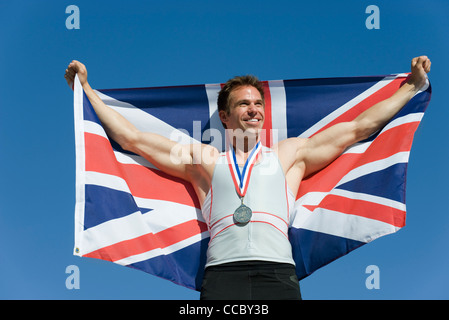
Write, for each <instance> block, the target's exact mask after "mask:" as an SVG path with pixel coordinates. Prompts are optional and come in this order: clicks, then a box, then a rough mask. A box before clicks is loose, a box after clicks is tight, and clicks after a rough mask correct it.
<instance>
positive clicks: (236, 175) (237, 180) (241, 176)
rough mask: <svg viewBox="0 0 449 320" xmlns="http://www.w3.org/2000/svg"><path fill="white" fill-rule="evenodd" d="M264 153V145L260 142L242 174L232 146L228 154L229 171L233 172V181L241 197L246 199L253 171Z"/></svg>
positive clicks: (252, 152)
mask: <svg viewBox="0 0 449 320" xmlns="http://www.w3.org/2000/svg"><path fill="white" fill-rule="evenodd" d="M261 153H262V144H261V143H260V141H259V142H258V143H257V144H256V146H255V147H254V148H253V150H252V151H251V153H250V155H249V157H248V159H247V160H246V162H245V165H244V166H243V169H242V172H240V168H239V165H238V163H237V158H236V156H235V152H234V148H233V147H232V145H231V146H230V147H229V151H228V152H227V153H226V157H227V159H228V165H229V171H231V177H232V181H234V186H235V190H237V193H238V194H239V196H240V197H242V198H243V197H244V196H245V194H246V190H247V189H248V185H249V178H250V177H251V171H252V170H253V167H254V164H255V163H256V161H257V159H258V158H259V155H260V154H261Z"/></svg>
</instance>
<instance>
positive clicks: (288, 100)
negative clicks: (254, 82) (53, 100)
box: [74, 74, 431, 290]
mask: <svg viewBox="0 0 449 320" xmlns="http://www.w3.org/2000/svg"><path fill="white" fill-rule="evenodd" d="M407 76H408V75H407V74H395V75H387V76H373V77H348V78H329V79H303V80H276V81H263V85H264V90H265V99H266V105H265V124H264V129H266V131H265V132H266V136H265V137H264V142H265V144H266V145H267V146H268V147H269V146H271V145H272V144H274V143H276V142H277V141H281V140H283V139H286V138H289V137H304V138H306V137H311V136H313V135H314V134H316V133H318V132H320V131H322V130H325V129H326V128H328V127H329V126H332V125H334V124H336V123H339V122H344V121H351V120H353V119H354V118H355V117H357V115H359V114H360V113H362V112H363V111H364V110H366V109H367V108H369V107H371V106H372V105H374V104H375V103H377V102H380V101H382V100H384V99H386V98H388V97H390V96H391V95H392V94H393V93H394V92H395V91H396V90H397V89H398V88H399V87H400V86H401V85H403V84H404V82H405V81H406V78H407ZM221 86H222V85H221V84H207V85H193V86H175V87H155V88H137V89H112V90H97V91H96V92H97V94H98V95H99V96H100V98H101V99H102V100H103V101H104V102H105V104H106V105H108V106H109V107H111V108H112V109H114V110H116V111H117V112H119V113H120V114H121V115H123V116H124V117H125V118H126V119H128V120H129V121H130V122H131V123H133V124H134V125H135V126H136V127H137V128H138V129H139V130H142V131H150V132H154V133H158V134H160V135H163V136H165V137H167V138H169V139H172V140H175V141H177V142H179V143H195V142H201V143H207V144H212V145H214V146H215V147H217V148H218V149H219V150H223V149H224V137H225V134H224V129H223V128H222V125H221V122H220V119H219V117H218V111H217V95H218V92H219V90H220V89H221ZM430 96H431V87H430V84H429V83H427V84H426V86H425V87H423V88H422V89H421V90H420V91H419V92H418V93H417V94H416V95H415V96H414V97H413V98H412V99H411V100H410V102H409V103H407V104H406V105H405V107H404V108H402V110H401V111H400V112H399V113H398V114H397V115H396V116H395V117H394V118H393V119H391V121H390V122H389V123H388V124H387V125H386V126H385V127H384V128H382V129H381V130H379V131H378V132H376V133H375V134H373V135H372V136H371V137H369V138H368V139H366V140H364V141H361V142H359V143H356V144H355V145H353V146H351V147H350V148H348V149H347V150H345V151H344V152H343V153H342V155H340V157H339V158H337V159H336V160H335V161H333V162H332V163H331V164H330V165H328V166H327V167H326V168H324V169H323V170H321V171H319V172H317V173H315V174H313V175H312V176H309V177H307V178H306V179H305V180H303V181H302V182H301V185H300V188H299V190H298V194H297V197H296V202H295V207H294V213H293V215H292V216H291V221H290V223H291V225H290V229H289V240H290V242H291V244H292V249H293V257H294V260H295V263H296V272H297V275H298V278H299V279H302V278H304V277H306V276H308V275H310V274H311V273H313V272H314V271H315V270H317V269H318V268H320V267H322V266H324V265H326V264H328V263H330V262H331V261H333V260H335V259H337V258H339V257H341V256H343V255H345V254H347V253H349V252H350V251H352V250H354V249H356V248H358V247H360V246H362V245H364V244H366V243H368V242H370V241H372V240H374V239H376V238H378V237H381V236H384V235H387V234H390V233H394V232H396V231H397V230H399V229H400V228H402V227H403V226H404V225H405V215H406V207H405V188H406V172H407V162H408V158H409V153H410V149H411V146H412V141H413V136H414V133H415V131H416V129H417V127H418V125H419V123H420V121H421V119H422V117H423V115H424V111H425V109H426V107H427V105H428V103H429V101H430ZM74 115H75V144H76V206H75V248H74V254H75V255H78V256H82V257H89V258H97V259H103V260H107V261H112V262H114V263H117V264H120V265H124V266H128V267H132V268H136V269H139V270H142V271H145V272H148V273H150V274H153V275H156V276H158V277H162V278H164V279H167V280H170V281H172V282H174V283H177V284H179V285H183V286H185V287H188V288H191V289H194V290H200V288H201V282H202V278H203V272H204V265H205V261H206V250H207V246H208V242H209V231H208V226H207V224H206V223H205V221H204V219H203V217H202V215H201V209H200V203H199V201H198V199H197V197H196V195H195V192H194V190H193V188H192V186H191V185H190V184H189V183H188V182H186V181H183V180H182V179H179V178H175V177H172V176H170V175H168V174H166V173H164V172H162V171H160V170H159V169H158V168H156V167H155V166H154V165H153V164H151V163H150V162H148V161H147V160H146V159H144V158H143V157H141V156H138V155H136V154H133V153H130V152H128V151H125V150H123V149H122V148H121V147H120V146H119V145H118V144H117V143H116V142H115V141H113V140H112V139H110V138H109V137H108V136H107V134H106V133H105V131H104V129H103V127H102V125H101V123H100V121H99V119H98V117H97V115H96V114H95V111H94V110H93V108H92V106H91V104H90V102H89V100H88V99H87V97H86V95H85V94H84V92H83V90H82V87H81V85H80V83H79V81H78V78H76V79H75V88H74Z"/></svg>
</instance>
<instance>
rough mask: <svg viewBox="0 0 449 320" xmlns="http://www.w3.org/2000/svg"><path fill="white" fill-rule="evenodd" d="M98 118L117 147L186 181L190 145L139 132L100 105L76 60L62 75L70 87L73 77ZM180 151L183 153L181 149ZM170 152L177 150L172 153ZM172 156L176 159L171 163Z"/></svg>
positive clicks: (81, 66) (85, 71)
mask: <svg viewBox="0 0 449 320" xmlns="http://www.w3.org/2000/svg"><path fill="white" fill-rule="evenodd" d="M76 74H78V78H79V80H80V83H81V85H82V87H83V89H84V92H85V93H86V95H87V97H88V99H89V101H90V103H91V104H92V106H93V108H94V110H95V112H96V114H97V116H98V118H99V119H100V121H101V123H102V125H103V127H104V129H105V131H106V133H107V134H108V136H109V137H111V138H112V139H114V140H115V141H116V142H117V143H118V144H120V146H121V147H122V148H123V149H125V150H128V151H131V152H134V153H136V154H139V155H141V156H143V157H144V158H146V159H147V160H148V161H150V162H151V163H153V164H154V165H155V166H157V167H158V168H159V169H160V170H162V171H164V172H165V173H168V174H170V175H173V176H176V177H179V178H182V179H184V180H187V181H190V176H189V172H190V171H191V170H189V168H188V167H187V166H189V165H191V164H192V163H193V160H192V159H193V154H192V152H193V151H192V150H193V149H194V148H191V146H189V145H186V146H181V145H179V144H177V143H176V142H174V141H171V140H169V139H167V138H165V137H163V136H161V135H158V134H155V133H150V132H141V131H139V130H138V129H137V128H136V127H135V126H134V125H133V124H131V123H130V122H129V121H128V120H126V119H125V118H124V117H123V116H122V115H120V114H119V113H118V112H116V111H115V110H113V109H111V108H109V107H108V106H106V105H105V104H104V102H103V101H102V100H101V99H100V97H99V96H98V95H97V94H96V93H95V91H94V90H93V89H92V88H91V87H90V85H89V83H88V82H87V69H86V67H85V66H84V64H82V63H81V62H79V61H75V60H74V61H72V62H71V63H70V64H69V66H68V68H67V69H66V72H65V76H64V77H65V79H66V80H67V83H68V85H69V86H70V87H71V88H73V82H74V78H75V75H76ZM181 149H183V150H181ZM172 150H177V152H176V154H173V153H172ZM173 157H178V158H177V159H175V161H173V160H174V159H173Z"/></svg>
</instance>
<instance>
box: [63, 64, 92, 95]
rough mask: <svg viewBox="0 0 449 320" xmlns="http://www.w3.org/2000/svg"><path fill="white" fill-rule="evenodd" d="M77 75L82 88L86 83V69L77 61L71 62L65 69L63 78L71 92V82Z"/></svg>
mask: <svg viewBox="0 0 449 320" xmlns="http://www.w3.org/2000/svg"><path fill="white" fill-rule="evenodd" d="M76 74H78V78H79V80H80V82H81V85H82V86H83V85H84V84H85V83H87V69H86V66H85V65H84V64H82V63H81V62H79V61H76V60H73V61H72V62H71V63H70V64H69V66H68V67H67V69H66V70H65V75H64V78H65V80H66V81H67V84H68V85H69V87H70V88H72V90H73V82H74V80H75V75H76Z"/></svg>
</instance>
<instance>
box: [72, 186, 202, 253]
mask: <svg viewBox="0 0 449 320" xmlns="http://www.w3.org/2000/svg"><path fill="white" fill-rule="evenodd" d="M103 180H105V179H104V177H103ZM105 184H106V183H105ZM134 199H135V200H136V204H137V206H139V207H144V208H151V209H153V210H151V211H149V212H147V213H145V214H142V213H141V212H140V211H137V212H134V213H132V214H129V215H126V216H124V217H121V218H117V219H111V220H108V221H106V222H103V223H101V224H99V225H97V226H94V227H92V228H89V229H87V230H84V231H83V232H82V233H83V237H84V239H85V240H86V241H85V246H84V247H82V248H80V249H81V251H82V252H81V253H82V255H86V254H88V253H90V252H92V251H95V250H98V249H101V248H103V247H107V246H110V245H113V244H116V243H118V242H121V241H125V240H130V239H134V238H137V237H140V236H142V235H145V234H149V233H158V232H161V231H163V230H165V229H168V228H171V227H174V226H176V225H178V224H181V223H184V222H187V221H191V220H200V221H201V220H203V219H202V217H201V212H200V211H199V210H198V209H196V208H193V207H190V206H186V205H182V204H178V203H173V202H169V201H162V200H151V199H142V198H137V197H135V198H134ZM167 210H168V211H167ZM167 212H176V214H174V215H167ZM200 217H201V219H200Z"/></svg>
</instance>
